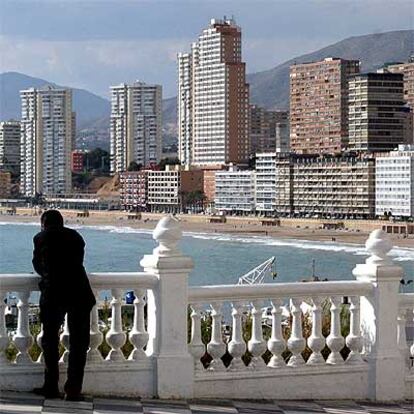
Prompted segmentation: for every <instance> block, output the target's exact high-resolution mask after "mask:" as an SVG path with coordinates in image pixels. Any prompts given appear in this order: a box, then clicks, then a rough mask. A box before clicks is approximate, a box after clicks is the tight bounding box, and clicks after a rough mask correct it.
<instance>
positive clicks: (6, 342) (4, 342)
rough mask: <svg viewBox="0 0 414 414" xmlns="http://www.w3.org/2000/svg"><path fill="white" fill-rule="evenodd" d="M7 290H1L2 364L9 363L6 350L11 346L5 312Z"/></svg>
mask: <svg viewBox="0 0 414 414" xmlns="http://www.w3.org/2000/svg"><path fill="white" fill-rule="evenodd" d="M5 296H6V295H5V292H3V291H0V366H1V365H5V364H7V363H8V361H7V358H6V354H5V351H6V349H7V347H8V346H9V336H8V335H7V329H6V319H5V315H4V312H5V310H6V304H5V303H4V297H5Z"/></svg>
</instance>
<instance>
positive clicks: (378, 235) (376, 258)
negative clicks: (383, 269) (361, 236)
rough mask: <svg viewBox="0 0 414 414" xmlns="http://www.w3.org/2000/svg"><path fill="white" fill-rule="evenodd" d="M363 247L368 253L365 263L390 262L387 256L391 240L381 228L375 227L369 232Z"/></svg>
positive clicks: (390, 247)
mask: <svg viewBox="0 0 414 414" xmlns="http://www.w3.org/2000/svg"><path fill="white" fill-rule="evenodd" d="M365 247H366V249H367V250H368V253H369V254H370V257H369V259H368V260H367V263H390V262H391V260H390V258H389V257H388V256H387V254H388V252H389V251H390V250H391V249H392V247H393V246H392V244H391V241H390V239H389V237H388V235H387V233H385V232H384V231H383V230H380V229H377V230H374V231H372V232H371V233H370V235H369V237H368V239H367V241H366V243H365Z"/></svg>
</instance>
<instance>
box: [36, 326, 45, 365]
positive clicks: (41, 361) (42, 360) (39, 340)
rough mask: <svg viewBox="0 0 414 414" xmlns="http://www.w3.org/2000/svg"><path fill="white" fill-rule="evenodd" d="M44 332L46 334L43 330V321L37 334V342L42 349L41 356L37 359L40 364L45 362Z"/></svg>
mask: <svg viewBox="0 0 414 414" xmlns="http://www.w3.org/2000/svg"><path fill="white" fill-rule="evenodd" d="M43 334H44V332H43V323H42V324H40V332H39V333H38V334H37V336H36V343H37V346H38V347H39V348H40V351H41V352H40V355H39V357H38V358H37V361H36V362H37V363H39V364H43V362H44V358H43V346H42V338H43Z"/></svg>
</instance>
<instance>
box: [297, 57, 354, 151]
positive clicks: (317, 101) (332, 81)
mask: <svg viewBox="0 0 414 414" xmlns="http://www.w3.org/2000/svg"><path fill="white" fill-rule="evenodd" d="M356 73H359V61H357V60H345V59H339V58H333V57H328V58H325V59H324V60H322V61H319V62H312V63H302V64H295V65H292V66H291V67H290V145H291V148H292V150H293V151H295V152H297V153H304V154H312V153H315V154H321V153H330V154H334V153H340V152H341V151H342V150H343V149H345V148H346V147H347V144H348V78H349V76H350V75H353V74H356Z"/></svg>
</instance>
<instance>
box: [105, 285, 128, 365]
mask: <svg viewBox="0 0 414 414" xmlns="http://www.w3.org/2000/svg"><path fill="white" fill-rule="evenodd" d="M111 294H112V300H111V308H112V314H111V317H112V319H111V328H110V329H109V331H108V332H107V334H106V342H107V343H108V345H109V346H110V347H111V350H110V351H109V354H108V355H107V357H106V360H107V361H124V360H125V357H124V354H123V353H122V351H121V348H122V347H123V346H124V344H125V341H126V334H125V332H124V331H123V330H122V299H121V296H122V290H121V289H112V290H111Z"/></svg>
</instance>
